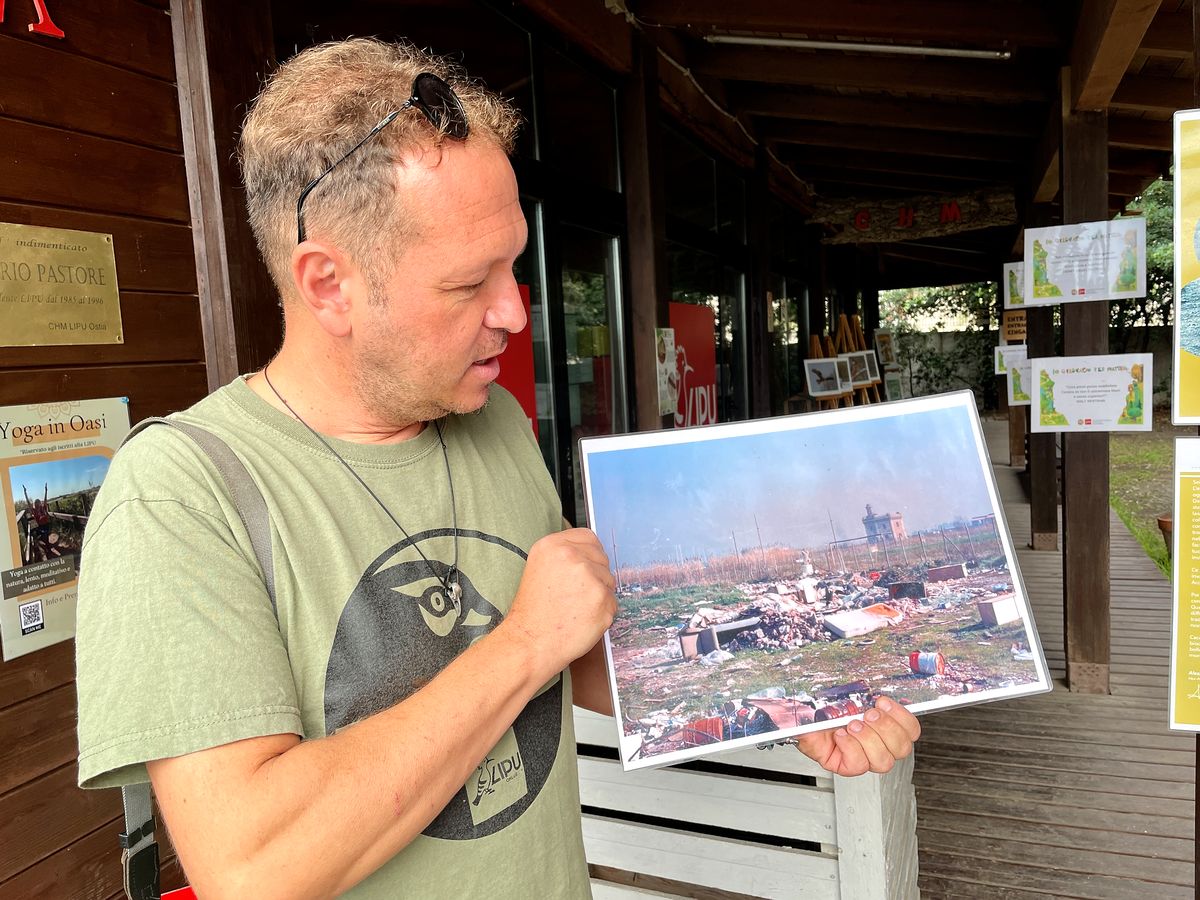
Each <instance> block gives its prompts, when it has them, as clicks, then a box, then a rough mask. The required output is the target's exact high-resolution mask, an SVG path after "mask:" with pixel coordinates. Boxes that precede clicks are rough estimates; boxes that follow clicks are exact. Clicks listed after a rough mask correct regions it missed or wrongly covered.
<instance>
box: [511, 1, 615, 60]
mask: <svg viewBox="0 0 1200 900" xmlns="http://www.w3.org/2000/svg"><path fill="white" fill-rule="evenodd" d="M520 2H521V5H522V6H524V7H525V8H526V9H528V10H530V11H532V12H534V13H536V14H537V15H538V16H539V17H540V18H542V19H543V20H545V21H546V22H547V23H548V24H549V25H550V27H551V28H553V29H554V30H555V31H556V32H557V33H559V34H561V35H565V36H566V37H568V38H569V39H571V40H573V41H575V42H576V43H578V44H579V45H580V46H581V47H582V48H583V49H584V50H585V51H587V52H588V53H589V54H591V56H593V57H594V58H595V59H597V60H599V61H600V62H601V63H603V64H604V65H605V66H607V67H608V68H610V69H615V70H616V71H618V72H621V73H628V72H630V71H632V70H633V47H632V40H631V38H632V33H633V29H632V28H631V27H630V25H629V23H628V22H626V21H625V19H624V18H623V17H622V16H618V15H615V14H614V13H613V12H611V11H610V10H609V9H607V8H606V7H605V5H604V4H603V3H570V4H564V3H556V2H554V0H520Z"/></svg>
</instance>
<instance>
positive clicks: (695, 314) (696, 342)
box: [670, 303, 717, 428]
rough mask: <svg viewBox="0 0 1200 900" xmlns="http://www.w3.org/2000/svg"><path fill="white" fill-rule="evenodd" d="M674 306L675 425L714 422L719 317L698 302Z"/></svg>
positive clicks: (682, 426) (672, 308) (715, 413)
mask: <svg viewBox="0 0 1200 900" xmlns="http://www.w3.org/2000/svg"><path fill="white" fill-rule="evenodd" d="M670 309H671V311H670V318H671V327H672V328H674V329H675V366H676V375H677V377H678V379H679V405H678V407H676V409H675V427H676V428H684V427H686V426H688V425H712V424H713V423H715V422H716V421H717V330H716V317H715V316H714V315H713V311H712V310H711V309H709V308H708V307H707V306H698V305H696V304H694V303H672V304H671V305H670Z"/></svg>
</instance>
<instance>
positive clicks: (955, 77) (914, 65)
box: [695, 47, 1049, 102]
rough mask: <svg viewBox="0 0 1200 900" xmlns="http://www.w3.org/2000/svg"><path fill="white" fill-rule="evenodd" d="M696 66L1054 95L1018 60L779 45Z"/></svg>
mask: <svg viewBox="0 0 1200 900" xmlns="http://www.w3.org/2000/svg"><path fill="white" fill-rule="evenodd" d="M695 68H696V71H698V72H702V73H704V74H706V75H715V76H717V77H718V78H726V79H730V80H732V81H763V82H769V83H772V84H793V85H820V86H825V87H840V88H858V89H860V90H868V91H887V92H889V93H915V94H930V95H932V96H935V97H974V98H978V99H984V100H990V101H992V102H1005V101H1024V100H1046V99H1048V93H1049V92H1048V91H1047V88H1046V83H1045V79H1044V78H1040V77H1039V73H1038V72H1037V71H1036V69H1034V68H1032V67H1030V66H1027V65H1025V66H1018V65H1017V64H1016V63H1015V62H1013V61H1012V60H1008V61H996V62H977V61H975V60H959V59H929V58H917V59H893V58H888V57H865V56H846V55H843V54H835V53H814V52H806V51H799V50H781V49H777V48H773V47H709V48H707V49H705V50H703V51H702V52H700V53H697V54H696V64H695Z"/></svg>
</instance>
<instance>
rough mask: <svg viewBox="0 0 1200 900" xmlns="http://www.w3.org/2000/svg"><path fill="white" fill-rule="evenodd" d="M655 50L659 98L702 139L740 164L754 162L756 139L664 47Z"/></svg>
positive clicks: (745, 164) (747, 164)
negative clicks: (724, 110)
mask: <svg viewBox="0 0 1200 900" xmlns="http://www.w3.org/2000/svg"><path fill="white" fill-rule="evenodd" d="M656 52H658V53H659V66H658V85H659V98H660V99H661V100H662V104H663V106H664V107H665V108H666V109H668V110H669V111H670V112H671V113H673V114H674V115H675V117H676V118H677V119H679V121H680V122H681V123H682V124H683V125H684V126H685V127H686V128H687V129H688V130H690V131H691V132H693V133H694V134H695V135H696V136H697V137H698V138H700V140H702V141H704V142H705V143H706V144H708V145H709V146H711V147H713V148H715V149H716V150H718V151H719V152H720V153H723V154H724V155H726V156H728V157H729V158H730V159H731V160H732V161H733V162H735V163H736V164H737V165H740V166H745V167H747V168H749V167H750V166H752V165H754V148H755V143H754V141H753V140H752V139H751V138H750V137H749V135H748V134H746V133H745V132H743V131H742V129H741V128H740V127H739V126H738V123H737V121H735V120H734V119H732V118H730V116H729V115H726V114H725V113H723V112H721V111H720V110H718V109H717V108H715V107H714V106H713V105H712V103H710V102H709V101H708V99H707V98H706V97H705V96H704V95H703V94H702V93H700V88H699V86H698V85H697V84H696V82H694V81H693V80H692V79H691V78H690V77H688V72H687V71H685V70H683V69H682V68H681V67H680V66H679V64H677V63H675V62H672V59H671V58H670V57H668V56H666V55H665V54H663V53H662V52H661V51H656ZM730 115H731V114H730Z"/></svg>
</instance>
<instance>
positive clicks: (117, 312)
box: [0, 222, 125, 347]
mask: <svg viewBox="0 0 1200 900" xmlns="http://www.w3.org/2000/svg"><path fill="white" fill-rule="evenodd" d="M124 340H125V338H124V336H123V334H122V331H121V299H120V296H119V295H118V293H117V263H116V259H115V257H114V256H113V239H112V235H111V234H97V233H95V232H91V231H70V230H68V229H65V228H40V227H37V226H33V225H13V224H9V223H5V222H0V345H2V346H5V347H37V346H43V345H50V344H59V345H62V344H120V343H123V342H124Z"/></svg>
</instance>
